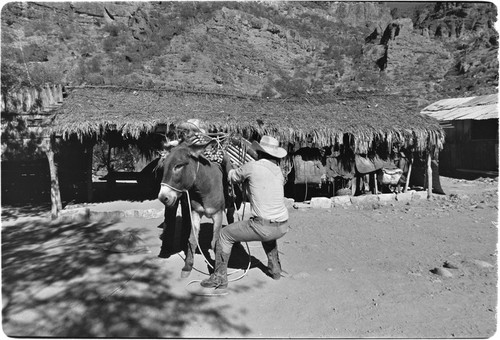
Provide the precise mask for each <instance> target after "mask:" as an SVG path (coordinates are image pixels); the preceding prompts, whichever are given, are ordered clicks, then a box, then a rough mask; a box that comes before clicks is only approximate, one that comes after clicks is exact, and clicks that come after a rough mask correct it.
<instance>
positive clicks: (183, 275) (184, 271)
mask: <svg viewBox="0 0 500 340" xmlns="http://www.w3.org/2000/svg"><path fill="white" fill-rule="evenodd" d="M189 274H191V271H190V270H182V271H181V278H183V279H185V278H187V277H189Z"/></svg>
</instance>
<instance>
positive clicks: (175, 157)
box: [158, 143, 210, 207]
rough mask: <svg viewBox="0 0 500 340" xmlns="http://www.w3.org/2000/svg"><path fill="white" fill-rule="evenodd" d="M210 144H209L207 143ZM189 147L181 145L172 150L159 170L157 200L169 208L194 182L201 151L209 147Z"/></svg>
mask: <svg viewBox="0 0 500 340" xmlns="http://www.w3.org/2000/svg"><path fill="white" fill-rule="evenodd" d="M209 144H210V143H209ZM209 144H206V145H189V144H186V143H181V144H179V145H178V146H176V147H174V148H172V149H171V150H170V152H169V153H168V155H167V156H166V157H165V158H164V159H163V161H161V162H162V165H161V167H160V169H162V170H163V176H162V180H161V187H160V192H159V193H158V199H159V200H160V201H161V202H162V203H163V204H165V205H166V206H167V207H170V206H172V205H174V204H175V202H176V201H177V199H178V198H179V197H180V196H181V195H182V194H183V193H184V192H185V191H188V190H189V189H191V188H192V186H193V185H194V183H195V181H196V176H197V172H198V169H199V166H200V165H199V162H200V161H204V160H202V159H200V157H202V154H203V151H204V150H205V148H206V147H207V146H208V145H209Z"/></svg>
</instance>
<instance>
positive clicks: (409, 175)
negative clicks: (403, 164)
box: [405, 153, 413, 192]
mask: <svg viewBox="0 0 500 340" xmlns="http://www.w3.org/2000/svg"><path fill="white" fill-rule="evenodd" d="M412 166H413V153H412V154H411V159H410V165H408V174H407V175H406V183H405V192H407V191H408V188H409V187H410V177H411V168H412Z"/></svg>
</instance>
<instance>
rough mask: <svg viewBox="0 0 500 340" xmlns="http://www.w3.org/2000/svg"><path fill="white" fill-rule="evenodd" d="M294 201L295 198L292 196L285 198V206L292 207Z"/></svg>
mask: <svg viewBox="0 0 500 340" xmlns="http://www.w3.org/2000/svg"><path fill="white" fill-rule="evenodd" d="M294 203H295V200H294V199H293V198H285V206H286V208H287V209H290V208H291V207H293V204H294Z"/></svg>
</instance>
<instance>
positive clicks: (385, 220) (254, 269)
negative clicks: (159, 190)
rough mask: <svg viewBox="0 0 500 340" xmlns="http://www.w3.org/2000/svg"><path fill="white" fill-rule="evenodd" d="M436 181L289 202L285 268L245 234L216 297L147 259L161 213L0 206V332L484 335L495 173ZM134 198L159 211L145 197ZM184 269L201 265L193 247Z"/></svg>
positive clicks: (164, 263)
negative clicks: (72, 215) (425, 191)
mask: <svg viewBox="0 0 500 340" xmlns="http://www.w3.org/2000/svg"><path fill="white" fill-rule="evenodd" d="M441 184H442V186H443V189H444V190H445V192H446V196H435V197H434V198H433V199H432V200H430V201H427V200H414V201H409V202H397V201H393V202H388V203H387V204H385V205H381V204H369V205H366V206H349V207H335V208H331V209H311V208H298V209H295V208H293V207H292V208H291V209H290V220H291V230H290V231H289V233H288V234H287V235H285V236H284V237H283V238H282V239H280V240H279V248H280V252H281V254H280V256H281V263H282V266H283V269H284V270H285V271H286V273H284V275H285V277H283V278H281V280H278V281H274V280H272V279H271V278H269V277H267V276H266V275H265V274H264V272H263V270H262V264H266V257H265V254H264V252H263V250H262V247H261V245H260V244H259V243H256V242H251V243H249V245H248V246H249V248H248V249H249V251H250V256H251V258H252V266H251V268H250V270H249V271H248V272H247V273H246V275H244V276H243V277H241V276H242V275H243V270H242V269H238V268H246V267H247V265H248V261H249V256H248V254H247V253H246V250H245V248H240V247H235V249H233V256H232V258H231V262H230V267H233V268H236V269H234V274H232V275H231V276H230V279H231V280H235V281H232V282H230V284H229V293H228V294H227V295H225V296H217V297H203V296H197V295H194V294H191V293H190V291H195V290H196V289H197V285H198V283H197V282H194V283H191V284H189V282H190V281H191V280H201V279H204V278H206V275H205V274H203V273H201V272H197V271H193V273H192V274H191V276H190V277H189V278H187V279H181V278H180V271H181V267H182V262H183V260H182V258H181V257H180V256H179V255H173V256H172V257H170V258H168V259H160V258H158V257H157V255H158V253H159V247H160V240H159V238H158V236H159V234H160V233H161V230H160V229H158V228H157V226H158V225H159V224H160V223H161V222H162V218H144V217H142V218H138V217H132V216H130V217H124V218H121V219H110V218H107V219H99V220H96V219H95V218H90V220H85V219H81V220H76V221H72V222H71V221H64V220H61V221H56V222H50V221H49V220H48V219H47V218H46V213H37V214H36V215H38V216H29V215H30V213H29V212H28V213H26V212H25V213H24V214H22V215H20V214H17V213H16V211H12V210H9V209H7V208H6V207H3V209H2V297H3V300H2V302H3V311H2V316H3V331H4V332H5V333H6V334H7V335H9V336H20V337H32V336H43V337H146V338H157V337H194V338H211V337H218V338H221V337H224V338H226V337H264V338H269V337H292V338H303V337H325V338H339V337H341V338H345V337H355V338H360V337H397V338H422V337H424V338H453V337H456V338H485V337H491V336H493V335H494V334H495V332H496V329H497V328H496V326H497V320H496V313H497V304H498V303H497V278H498V274H497V269H498V264H497V250H496V246H497V241H498V196H497V190H498V182H497V180H494V181H492V180H489V179H479V180H474V181H465V180H457V179H452V178H446V177H442V178H441ZM136 203H137V204H138V205H139V204H140V205H141V207H149V208H153V209H160V208H161V206H159V205H158V204H159V202H157V201H146V202H140V203H139V202H136ZM109 204H110V203H108V205H107V206H106V203H102V204H100V208H99V207H97V206H96V207H95V209H101V211H102V210H106V207H108V208H109V207H110V205H109ZM113 204H114V206H113V210H115V208H117V207H118V208H120V203H116V202H115V203H113ZM126 204H127V209H129V207H130V206H134V202H127V203H126ZM117 239H121V240H122V241H123V239H126V240H128V241H127V242H129V243H128V244H126V243H127V242H121V243H119V242H116V240H117ZM124 244H125V246H124ZM243 247H244V245H243ZM195 267H196V269H198V270H200V271H204V272H206V271H207V265H206V264H205V263H204V262H203V259H202V256H201V255H200V254H197V255H196V258H195ZM231 271H233V270H232V269H231ZM240 277H241V278H240ZM238 278H239V279H238Z"/></svg>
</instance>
